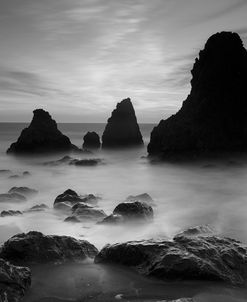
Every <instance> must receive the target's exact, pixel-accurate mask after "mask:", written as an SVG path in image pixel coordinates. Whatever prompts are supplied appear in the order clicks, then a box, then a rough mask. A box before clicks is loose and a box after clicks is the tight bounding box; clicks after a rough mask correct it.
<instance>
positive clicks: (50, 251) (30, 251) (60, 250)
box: [0, 231, 97, 264]
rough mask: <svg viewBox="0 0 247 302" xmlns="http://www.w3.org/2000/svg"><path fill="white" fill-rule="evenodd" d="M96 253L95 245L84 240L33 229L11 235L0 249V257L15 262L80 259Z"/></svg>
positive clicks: (90, 256)
mask: <svg viewBox="0 0 247 302" xmlns="http://www.w3.org/2000/svg"><path fill="white" fill-rule="evenodd" d="M96 254H97V249H96V247H95V246H93V245H92V244H90V243H89V242H88V241H86V240H76V239H75V238H72V237H69V236H56V235H49V236H46V235H43V234H42V233H40V232H34V231H32V232H29V233H26V234H25V233H22V234H17V235H15V236H13V237H11V238H10V239H9V240H8V241H6V242H5V243H4V244H3V246H2V248H1V250H0V258H3V259H5V260H9V261H11V262H13V263H16V264H22V263H49V262H52V263H57V262H59V263H61V262H66V261H80V260H84V259H85V258H87V257H89V258H93V257H94V256H95V255H96Z"/></svg>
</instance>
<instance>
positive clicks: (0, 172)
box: [0, 169, 11, 175]
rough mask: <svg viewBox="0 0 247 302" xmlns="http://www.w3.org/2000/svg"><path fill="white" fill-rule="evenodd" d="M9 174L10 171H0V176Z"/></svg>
mask: <svg viewBox="0 0 247 302" xmlns="http://www.w3.org/2000/svg"><path fill="white" fill-rule="evenodd" d="M9 173H11V171H10V170H7V169H1V170H0V175H1V174H9Z"/></svg>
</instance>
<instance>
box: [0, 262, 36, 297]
mask: <svg viewBox="0 0 247 302" xmlns="http://www.w3.org/2000/svg"><path fill="white" fill-rule="evenodd" d="M30 285H31V272H30V269H29V268H27V267H20V266H14V265H12V264H10V263H9V262H6V261H5V260H3V259H0V301H2V302H18V301H21V299H22V298H23V296H24V294H25V292H26V290H27V289H28V288H29V287H30Z"/></svg>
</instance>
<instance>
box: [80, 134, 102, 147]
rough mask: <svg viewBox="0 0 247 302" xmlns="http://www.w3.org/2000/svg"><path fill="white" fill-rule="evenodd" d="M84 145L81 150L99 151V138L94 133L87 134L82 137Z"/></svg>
mask: <svg viewBox="0 0 247 302" xmlns="http://www.w3.org/2000/svg"><path fill="white" fill-rule="evenodd" d="M83 140H84V143H83V145H82V148H83V149H89V150H90V149H99V148H100V145H101V144H100V137H99V135H98V134H97V133H96V132H94V131H93V132H87V133H86V134H85V135H84V137H83Z"/></svg>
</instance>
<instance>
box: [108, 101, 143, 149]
mask: <svg viewBox="0 0 247 302" xmlns="http://www.w3.org/2000/svg"><path fill="white" fill-rule="evenodd" d="M138 145H143V140H142V135H141V132H140V129H139V125H138V123H137V119H136V115H135V110H134V107H133V105H132V103H131V100H130V99H129V98H127V99H125V100H123V101H122V102H120V103H118V104H117V107H116V109H115V110H113V112H112V115H111V117H110V118H109V119H108V121H107V125H106V127H105V130H104V133H103V136H102V148H116V147H128V146H138Z"/></svg>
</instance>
